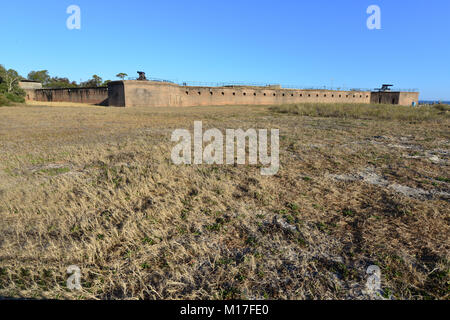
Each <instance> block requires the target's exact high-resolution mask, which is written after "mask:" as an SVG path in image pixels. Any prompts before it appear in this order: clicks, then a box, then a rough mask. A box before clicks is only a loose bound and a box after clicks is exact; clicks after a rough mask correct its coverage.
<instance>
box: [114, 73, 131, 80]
mask: <svg viewBox="0 0 450 320" xmlns="http://www.w3.org/2000/svg"><path fill="white" fill-rule="evenodd" d="M116 77H117V78H120V79H122V80H124V79H125V77H128V74H126V73H123V72H121V73H118V74H116Z"/></svg>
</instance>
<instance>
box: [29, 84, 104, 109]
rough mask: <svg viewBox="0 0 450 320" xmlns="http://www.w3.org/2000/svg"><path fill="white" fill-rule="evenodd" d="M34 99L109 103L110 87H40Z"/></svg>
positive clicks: (35, 92)
mask: <svg viewBox="0 0 450 320" xmlns="http://www.w3.org/2000/svg"><path fill="white" fill-rule="evenodd" d="M33 100H36V101H45V102H76V103H89V104H100V105H108V88H107V87H99V88H70V89H39V90H35V91H34V97H33Z"/></svg>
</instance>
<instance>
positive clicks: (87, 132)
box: [0, 106, 450, 299]
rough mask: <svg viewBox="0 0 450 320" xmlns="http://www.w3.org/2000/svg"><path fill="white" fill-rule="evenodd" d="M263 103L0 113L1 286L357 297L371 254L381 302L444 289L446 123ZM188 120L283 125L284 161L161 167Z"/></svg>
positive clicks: (88, 292) (69, 294) (110, 294)
mask: <svg viewBox="0 0 450 320" xmlns="http://www.w3.org/2000/svg"><path fill="white" fill-rule="evenodd" d="M285 108H296V110H297V109H298V110H305V108H306V109H308V108H310V107H309V106H296V107H285ZM316 109H317V108H316ZM316 109H314V110H316ZM308 110H310V109H308ZM274 111H280V109H270V108H267V107H254V106H237V107H196V108H182V109H180V108H159V109H158V108H128V109H123V108H104V107H85V106H77V107H74V106H68V107H56V106H54V107H45V106H20V107H7V108H0V150H1V152H0V296H3V297H34V298H70V299H87V298H92V299H138V298H139V299H145V298H147V299H180V298H184V299H220V298H224V299H229V298H243V299H255V298H256V299H264V298H272V299H349V298H353V299H365V298H369V297H368V296H366V295H364V294H363V293H362V289H363V287H364V284H365V279H366V278H365V271H366V269H367V267H368V266H369V265H372V264H377V265H379V266H380V268H381V270H382V276H383V277H382V289H383V293H382V294H383V295H384V296H385V297H393V298H396V299H429V298H431V299H448V297H449V281H450V278H449V266H450V263H449V245H450V243H449V237H448V235H449V234H450V228H449V219H450V214H449V205H448V201H449V199H448V193H449V192H450V191H449V174H448V173H449V171H448V163H449V162H448V161H449V154H448V147H449V121H448V118H447V117H440V118H439V119H436V118H435V117H430V118H426V119H425V120H420V121H419V120H418V119H410V118H409V116H407V117H395V118H389V117H387V118H383V119H384V120H378V119H377V118H376V117H372V120H370V119H367V117H366V114H364V116H356V115H355V116H351V117H350V118H348V117H346V118H343V117H341V116H339V114H337V115H334V116H333V115H332V114H329V113H327V112H326V111H319V112H318V113H308V114H309V115H313V116H314V117H311V116H306V115H303V114H304V113H303V111H301V112H298V114H295V112H294V113H292V112H288V113H279V112H274ZM334 112H335V111H334ZM324 113H326V114H324ZM317 115H319V116H320V115H321V116H326V117H316V116H317ZM416 117H417V115H416ZM195 120H202V121H203V124H204V127H215V128H219V129H221V130H225V129H227V128H236V129H237V128H243V129H246V128H279V129H280V144H281V146H280V161H281V165H282V166H281V168H280V171H279V172H278V174H277V175H276V176H273V177H264V176H261V175H260V171H259V169H258V168H257V167H254V166H225V165H224V166H209V165H201V166H175V165H173V164H172V163H171V161H170V150H171V147H172V146H173V145H174V143H172V142H170V135H171V132H172V131H173V130H174V129H176V128H188V129H191V130H192V128H193V122H194V121H195ZM361 172H363V173H361ZM367 172H369V173H367ZM358 173H360V176H363V177H365V178H364V179H363V178H361V179H358V178H355V177H358ZM352 177H353V178H352ZM347 178H348V179H347ZM380 179H383V180H385V181H388V182H389V186H387V185H383V184H377V182H378V181H380ZM396 186H397V187H396ZM398 186H400V187H398ZM406 187H408V188H409V189H408V188H406ZM405 188H406V189H405ZM405 190H406V191H405ZM414 190H422V191H421V193H420V192H419V193H414V192H413V191H414ZM402 191H405V192H403V193H402ZM74 264H75V265H78V266H79V267H80V268H81V270H82V285H83V289H82V291H80V292H78V291H70V290H68V289H67V288H66V279H67V274H66V269H67V267H68V266H69V265H74ZM372 298H373V297H372Z"/></svg>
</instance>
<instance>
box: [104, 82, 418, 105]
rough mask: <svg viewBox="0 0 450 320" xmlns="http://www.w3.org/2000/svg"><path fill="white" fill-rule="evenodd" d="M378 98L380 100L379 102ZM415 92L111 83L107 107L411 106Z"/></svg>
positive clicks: (416, 99)
mask: <svg viewBox="0 0 450 320" xmlns="http://www.w3.org/2000/svg"><path fill="white" fill-rule="evenodd" d="M379 97H382V99H381V101H380V99H379ZM418 100H419V93H418V92H390V91H389V92H371V91H335V90H302V89H281V88H279V87H273V86H267V87H252V86H225V87H193V86H180V85H177V84H174V83H169V82H158V81H138V80H131V81H113V82H110V83H109V84H108V104H109V105H110V106H117V107H137V106H149V107H187V106H205V105H236V104H253V105H272V104H290V103H302V102H305V103H367V104H369V103H387V104H402V105H412V104H413V102H415V103H416V104H417V103H418Z"/></svg>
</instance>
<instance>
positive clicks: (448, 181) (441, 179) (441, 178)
mask: <svg viewBox="0 0 450 320" xmlns="http://www.w3.org/2000/svg"><path fill="white" fill-rule="evenodd" d="M436 180H438V181H441V182H446V183H450V179H449V178H445V177H437V178H436Z"/></svg>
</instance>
